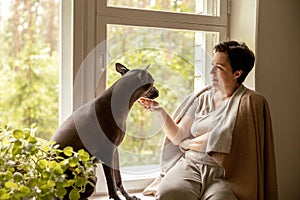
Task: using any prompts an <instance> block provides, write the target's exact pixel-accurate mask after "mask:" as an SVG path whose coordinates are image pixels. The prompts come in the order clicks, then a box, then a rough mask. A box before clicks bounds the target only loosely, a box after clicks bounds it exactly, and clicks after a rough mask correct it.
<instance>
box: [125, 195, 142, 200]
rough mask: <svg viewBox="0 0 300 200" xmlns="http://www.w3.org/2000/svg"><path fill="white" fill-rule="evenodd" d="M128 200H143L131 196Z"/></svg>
mask: <svg viewBox="0 0 300 200" xmlns="http://www.w3.org/2000/svg"><path fill="white" fill-rule="evenodd" d="M126 200H141V199H140V198H138V197H136V196H129V197H127V198H126Z"/></svg>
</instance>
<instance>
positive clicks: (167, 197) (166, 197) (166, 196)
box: [157, 188, 199, 200]
mask: <svg viewBox="0 0 300 200" xmlns="http://www.w3.org/2000/svg"><path fill="white" fill-rule="evenodd" d="M157 199H159V200H174V199H176V200H186V199H189V200H198V199H199V197H197V195H196V194H194V193H193V192H192V191H189V190H186V189H180V188H172V189H171V188H168V189H162V188H161V189H160V190H158V193H157Z"/></svg>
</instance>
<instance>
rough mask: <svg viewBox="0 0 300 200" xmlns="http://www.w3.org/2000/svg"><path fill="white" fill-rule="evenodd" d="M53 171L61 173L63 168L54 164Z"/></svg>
mask: <svg viewBox="0 0 300 200" xmlns="http://www.w3.org/2000/svg"><path fill="white" fill-rule="evenodd" d="M53 171H54V173H56V174H58V175H62V174H64V170H63V169H62V168H61V166H60V165H56V166H55V167H54V170H53Z"/></svg>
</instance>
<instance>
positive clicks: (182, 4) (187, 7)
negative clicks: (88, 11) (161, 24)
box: [108, 0, 220, 16]
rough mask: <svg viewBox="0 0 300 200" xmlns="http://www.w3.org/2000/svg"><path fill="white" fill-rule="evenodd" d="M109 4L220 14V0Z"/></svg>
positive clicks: (111, 1) (146, 0) (112, 0)
mask: <svg viewBox="0 0 300 200" xmlns="http://www.w3.org/2000/svg"><path fill="white" fill-rule="evenodd" d="M108 6H117V7H124V8H135V9H145V10H160V11H169V12H178V13H191V14H198V15H209V16H220V0H132V1H128V0H108Z"/></svg>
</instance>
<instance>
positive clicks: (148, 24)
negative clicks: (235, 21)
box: [83, 0, 227, 193]
mask: <svg viewBox="0 0 300 200" xmlns="http://www.w3.org/2000/svg"><path fill="white" fill-rule="evenodd" d="M126 2H127V3H128V2H129V3H128V4H125V3H126ZM155 2H156V4H155V6H153V5H154V3H155ZM159 2H160V1H106V2H105V1H97V20H96V27H97V30H96V33H97V34H96V37H97V38H96V41H97V42H98V43H97V48H95V53H93V54H95V55H97V56H96V57H93V58H92V59H94V60H96V61H92V62H96V63H97V65H96V67H95V69H94V70H92V71H94V72H97V71H101V72H103V73H101V75H100V76H101V78H100V77H97V78H96V79H94V80H93V81H95V80H97V81H98V82H97V83H90V84H88V85H94V86H95V85H97V86H98V87H97V89H96V91H97V92H98V93H101V91H103V90H104V89H105V88H106V87H109V86H110V85H111V84H112V83H113V82H114V81H115V80H116V79H118V78H119V77H120V76H119V74H118V73H117V72H115V70H114V64H115V63H116V62H120V63H123V64H124V65H126V66H127V67H128V68H142V67H145V66H146V65H148V64H150V68H149V71H150V73H151V74H152V75H153V77H154V78H155V86H156V87H158V88H159V90H160V94H161V96H160V97H159V99H158V100H159V102H160V103H161V104H162V105H163V106H164V107H165V108H166V109H167V110H168V111H169V113H172V111H173V110H174V109H175V107H176V105H178V104H179V103H180V101H181V100H183V97H185V96H186V95H187V94H189V93H191V92H192V91H193V90H198V89H199V88H201V87H203V86H204V85H206V84H208V83H209V70H210V69H209V66H210V65H209V63H210V62H211V58H212V47H213V46H214V45H215V44H216V43H218V42H219V41H220V40H224V39H225V38H226V30H227V28H226V26H227V2H226V1H205V0H204V1H202V0H200V1H195V2H194V3H193V5H191V4H189V5H187V4H185V2H189V3H191V2H193V1H180V0H178V1H172V0H170V1H164V3H165V4H167V5H168V6H167V7H164V8H167V9H164V8H163V7H161V8H160V7H159V5H161V3H159ZM143 3H144V4H143ZM175 4H176V5H175ZM179 4H180V6H181V7H182V8H183V7H185V9H176V8H175V7H176V6H177V5H179ZM151 6H152V7H151ZM192 7H193V8H192ZM153 8H155V9H153ZM197 9H198V10H197ZM200 9H202V11H201V12H200V11H199V10H200ZM203 9H204V10H206V11H205V12H204V11H203ZM85 62H86V60H85ZM99 79H100V81H99ZM89 81H91V80H89ZM83 82H84V80H83ZM157 120H158V118H157V117H156V116H155V114H153V113H147V112H145V111H144V110H142V109H141V108H139V107H138V106H134V107H133V108H132V110H131V112H130V115H129V117H128V121H127V133H126V136H125V139H124V141H123V142H122V144H121V145H120V147H119V153H120V164H121V172H122V178H123V182H124V184H125V187H126V188H127V189H142V188H143V187H144V186H145V185H146V184H147V183H149V177H154V174H156V173H158V172H159V166H158V165H159V154H160V148H161V144H162V141H163V133H162V132H161V130H160V129H161V127H159V126H158V122H157ZM99 170H100V171H98V173H99V175H101V174H102V175H103V172H101V169H99ZM105 188H106V186H103V185H102V186H101V185H97V190H96V191H97V192H98V193H101V192H103V191H104V190H105Z"/></svg>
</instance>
